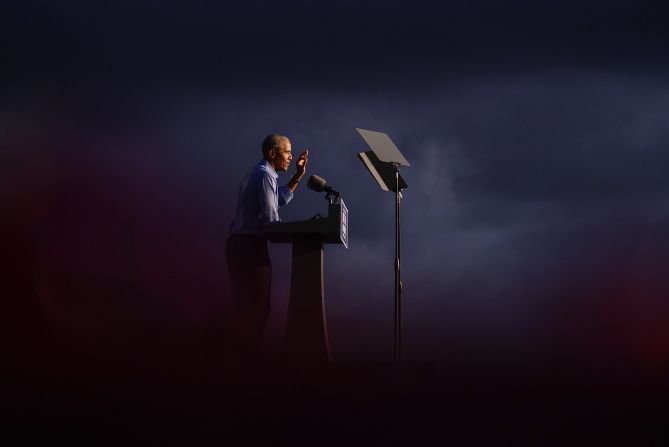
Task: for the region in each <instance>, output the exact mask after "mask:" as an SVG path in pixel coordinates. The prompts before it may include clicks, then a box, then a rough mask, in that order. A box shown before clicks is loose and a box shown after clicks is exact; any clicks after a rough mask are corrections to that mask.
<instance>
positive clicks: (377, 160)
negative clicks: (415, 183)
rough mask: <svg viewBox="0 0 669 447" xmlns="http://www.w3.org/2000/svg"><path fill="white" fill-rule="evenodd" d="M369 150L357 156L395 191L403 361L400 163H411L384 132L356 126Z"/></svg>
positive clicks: (396, 343) (397, 350) (397, 323)
mask: <svg viewBox="0 0 669 447" xmlns="http://www.w3.org/2000/svg"><path fill="white" fill-rule="evenodd" d="M356 130H357V131H358V133H360V136H362V138H363V139H364V140H365V142H366V143H367V145H368V146H369V147H370V148H371V149H372V150H371V151H366V152H360V153H359V154H358V158H360V160H361V161H362V162H363V164H364V165H365V167H366V168H367V170H368V171H369V173H370V174H371V175H372V177H374V180H376V181H377V183H378V184H379V186H381V189H383V190H384V191H389V192H390V191H392V192H394V193H395V264H394V270H395V313H394V330H393V336H394V340H393V355H394V361H395V363H402V275H401V264H400V204H401V199H402V190H404V189H406V188H407V186H408V185H407V184H406V182H405V181H404V179H403V178H402V177H401V176H400V166H411V165H410V164H409V162H408V161H407V159H406V158H404V156H403V155H402V153H401V152H400V151H399V149H397V146H395V144H394V143H393V142H392V140H391V139H390V137H388V135H387V134H385V133H382V132H374V131H371V130H365V129H356Z"/></svg>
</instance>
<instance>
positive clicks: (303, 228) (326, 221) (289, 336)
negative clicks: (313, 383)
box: [264, 197, 348, 364]
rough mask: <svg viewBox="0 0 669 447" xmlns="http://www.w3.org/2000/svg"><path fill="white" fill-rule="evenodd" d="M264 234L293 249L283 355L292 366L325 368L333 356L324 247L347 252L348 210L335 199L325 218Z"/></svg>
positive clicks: (267, 228)
mask: <svg viewBox="0 0 669 447" xmlns="http://www.w3.org/2000/svg"><path fill="white" fill-rule="evenodd" d="M264 231H265V234H266V235H267V237H268V239H269V240H270V241H272V242H274V243H290V244H292V245H293V253H292V271H291V277H290V299H289V302H288V315H287V320H286V336H285V342H284V352H283V354H284V355H285V357H286V359H287V360H288V361H289V362H291V363H301V364H327V363H329V362H331V361H332V355H331V353H330V344H329V341H328V331H327V318H326V314H325V295H324V291H323V286H324V283H323V253H324V248H323V247H324V245H325V244H343V245H344V246H345V247H346V248H348V209H347V208H346V205H345V204H344V201H343V200H342V199H341V197H336V198H335V199H334V200H331V201H330V203H329V205H328V215H327V217H314V218H312V219H308V220H300V221H295V222H278V223H271V224H267V225H265V228H264Z"/></svg>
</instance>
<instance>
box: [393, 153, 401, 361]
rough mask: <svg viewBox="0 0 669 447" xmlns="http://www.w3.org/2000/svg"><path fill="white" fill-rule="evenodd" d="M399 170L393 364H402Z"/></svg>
mask: <svg viewBox="0 0 669 447" xmlns="http://www.w3.org/2000/svg"><path fill="white" fill-rule="evenodd" d="M400 200H401V194H400V168H399V166H398V165H395V330H394V336H395V343H394V348H395V349H394V355H395V363H402V276H401V274H400V272H401V271H400Z"/></svg>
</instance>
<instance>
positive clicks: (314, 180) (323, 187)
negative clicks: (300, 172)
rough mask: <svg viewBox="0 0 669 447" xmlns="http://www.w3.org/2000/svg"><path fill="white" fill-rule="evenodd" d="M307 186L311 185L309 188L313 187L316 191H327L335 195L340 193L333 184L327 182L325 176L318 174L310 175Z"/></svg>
mask: <svg viewBox="0 0 669 447" xmlns="http://www.w3.org/2000/svg"><path fill="white" fill-rule="evenodd" d="M307 186H308V187H309V189H313V190H314V191H316V192H323V191H325V192H326V193H328V194H332V195H334V196H338V195H339V192H337V191H336V190H335V189H334V188H333V187H332V186H330V185H328V182H326V181H325V179H324V178H322V177H319V176H317V175H312V176H311V177H309V181H308V182H307Z"/></svg>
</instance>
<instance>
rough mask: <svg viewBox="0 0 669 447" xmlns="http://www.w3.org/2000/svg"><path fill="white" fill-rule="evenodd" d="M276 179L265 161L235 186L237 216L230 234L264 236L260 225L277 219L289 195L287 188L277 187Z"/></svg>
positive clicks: (269, 165) (289, 199)
mask: <svg viewBox="0 0 669 447" xmlns="http://www.w3.org/2000/svg"><path fill="white" fill-rule="evenodd" d="M278 177H279V175H278V174H277V173H276V171H275V170H274V167H273V166H272V165H271V164H270V162H268V161H267V160H262V161H261V162H260V163H258V164H256V165H255V166H254V167H253V168H251V169H250V170H249V171H248V172H247V173H246V175H245V176H244V178H243V179H242V181H241V183H240V184H239V192H238V194H237V216H236V217H235V219H234V220H233V221H232V224H231V225H230V232H231V233H235V234H251V235H255V236H260V237H265V234H264V233H263V231H262V229H263V226H264V225H265V224H266V223H270V222H279V221H280V220H281V219H280V218H279V207H280V206H283V205H285V204H286V203H288V202H290V201H291V199H292V198H293V192H292V191H291V190H290V188H288V186H287V185H284V186H277V182H276V180H277V178H278Z"/></svg>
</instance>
